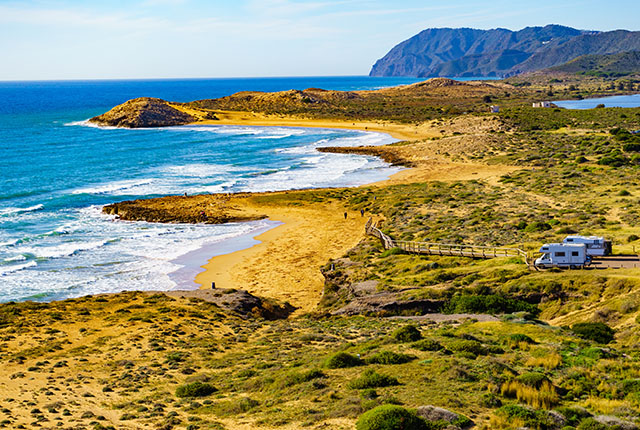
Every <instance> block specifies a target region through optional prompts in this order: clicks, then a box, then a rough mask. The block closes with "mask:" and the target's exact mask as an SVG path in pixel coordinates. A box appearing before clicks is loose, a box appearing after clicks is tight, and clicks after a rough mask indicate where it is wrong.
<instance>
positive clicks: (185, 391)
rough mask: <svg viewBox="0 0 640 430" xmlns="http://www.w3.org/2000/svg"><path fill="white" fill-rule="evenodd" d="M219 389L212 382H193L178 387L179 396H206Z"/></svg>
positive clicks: (177, 393) (177, 394)
mask: <svg viewBox="0 0 640 430" xmlns="http://www.w3.org/2000/svg"><path fill="white" fill-rule="evenodd" d="M216 391H218V389H217V388H216V387H214V386H213V385H211V384H207V383H203V382H192V383H191V384H185V385H180V386H179V387H178V388H176V396H177V397H206V396H208V395H210V394H213V393H215V392H216Z"/></svg>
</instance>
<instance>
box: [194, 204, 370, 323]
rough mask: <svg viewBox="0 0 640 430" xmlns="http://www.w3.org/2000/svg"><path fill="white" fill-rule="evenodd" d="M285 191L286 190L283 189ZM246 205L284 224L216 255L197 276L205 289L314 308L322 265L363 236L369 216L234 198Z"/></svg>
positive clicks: (316, 206) (317, 206) (333, 208)
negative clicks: (249, 243)
mask: <svg viewBox="0 0 640 430" xmlns="http://www.w3.org/2000/svg"><path fill="white" fill-rule="evenodd" d="M284 193H286V192H284ZM234 204H235V205H237V206H239V207H240V208H242V209H243V210H247V211H252V210H255V211H256V212H261V213H264V214H266V215H267V216H268V217H269V219H271V220H273V221H280V222H282V223H283V224H282V225H280V226H278V227H276V228H274V229H271V230H269V231H267V232H265V233H262V234H260V235H258V236H256V237H255V239H256V240H259V241H260V243H259V244H257V245H254V246H252V247H251V248H248V249H244V250H240V251H236V252H233V253H231V254H226V255H221V256H218V257H214V258H212V259H211V260H210V261H209V263H208V264H206V265H205V266H203V267H204V268H205V269H206V270H205V271H204V272H202V273H200V274H199V275H198V276H197V277H196V283H197V284H200V285H202V288H210V287H211V283H212V282H215V286H216V288H240V289H244V290H247V291H249V292H250V293H253V294H260V295H262V296H266V297H272V298H275V299H278V300H282V301H287V302H289V303H291V304H292V305H293V306H295V307H296V308H298V309H299V312H309V311H312V310H313V309H314V308H315V307H316V305H317V304H318V301H319V300H320V297H321V294H322V287H323V283H324V278H323V276H322V274H321V273H320V267H321V266H322V265H324V264H326V263H327V261H328V260H329V259H331V258H338V257H341V256H342V255H343V254H344V253H345V252H346V251H348V250H349V249H351V248H352V247H354V246H355V245H356V244H357V243H358V242H359V241H360V240H361V239H362V237H363V233H364V224H365V223H366V220H367V218H366V217H363V216H361V214H360V213H356V212H349V213H348V214H347V218H346V219H345V218H344V213H345V210H344V208H343V207H342V206H341V205H340V204H336V203H332V204H329V205H327V204H323V203H316V204H311V205H305V206H304V207H296V206H286V205H285V206H271V205H269V206H265V205H260V204H259V203H256V202H255V201H254V200H253V199H252V198H251V197H248V198H242V199H240V200H234Z"/></svg>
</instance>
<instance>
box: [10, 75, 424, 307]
mask: <svg viewBox="0 0 640 430" xmlns="http://www.w3.org/2000/svg"><path fill="white" fill-rule="evenodd" d="M418 80H419V79H413V78H370V77H362V76H355V77H310V78H252V79H188V80H130V81H58V82H53V81H50V82H0V302H7V301H21V300H35V301H50V300H59V299H64V298H69V297H78V296H84V295H90V294H99V293H110V292H118V291H123V290H170V289H185V288H197V285H196V284H195V283H194V278H195V276H196V274H197V273H198V272H200V271H202V270H203V269H201V268H200V266H202V265H204V264H206V263H207V259H208V258H211V257H212V256H214V255H218V254H223V253H227V252H232V251H234V250H237V249H241V248H244V247H248V246H251V245H252V244H253V243H255V241H254V240H253V239H252V237H253V236H255V235H257V234H259V233H260V232H262V231H265V230H267V229H269V228H272V227H273V226H275V225H277V223H275V222H273V221H270V220H264V221H255V222H247V223H231V224H224V225H205V224H202V225H185V224H158V223H145V222H125V221H119V220H116V219H114V217H111V216H107V215H105V214H103V213H102V212H101V209H102V207H103V206H104V205H105V204H108V203H112V202H118V201H123V200H130V199H137V198H148V197H157V196H164V195H180V194H184V193H188V194H201V193H219V192H231V193H233V192H239V191H272V190H284V189H301V188H313V187H338V186H356V185H361V184H365V183H370V182H374V181H377V180H381V179H384V178H386V177H388V176H389V175H391V174H393V173H395V172H397V171H398V169H397V168H395V167H390V166H388V165H387V164H385V163H384V162H382V161H381V160H379V159H377V158H374V157H367V156H360V155H349V154H326V153H320V152H318V151H316V148H318V147H321V146H358V145H383V144H387V143H390V142H392V141H393V139H392V138H391V137H390V136H388V135H385V134H379V133H368V132H360V131H350V130H330V129H313V128H286V127H236V126H182V127H166V128H155V129H136V130H128V129H118V128H100V127H95V126H91V125H90V124H88V123H87V121H86V120H87V119H88V118H91V117H93V116H95V115H98V114H101V113H103V112H105V111H107V110H108V109H110V108H112V107H113V106H116V105H118V104H120V103H123V102H125V101H126V100H128V99H131V98H134V97H142V96H147V97H160V98H163V99H166V100H171V101H179V102H187V101H192V100H198V99H204V98H215V97H222V96H226V95H230V94H232V93H235V92H237V91H243V90H256V91H280V90H289V89H304V88H309V87H319V88H325V89H335V90H368V89H378V88H383V87H389V86H395V85H400V84H410V83H413V82H416V81H418Z"/></svg>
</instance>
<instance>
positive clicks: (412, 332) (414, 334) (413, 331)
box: [391, 324, 422, 343]
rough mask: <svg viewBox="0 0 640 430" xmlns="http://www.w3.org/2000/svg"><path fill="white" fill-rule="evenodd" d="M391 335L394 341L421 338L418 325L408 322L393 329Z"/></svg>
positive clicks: (413, 340) (403, 341)
mask: <svg viewBox="0 0 640 430" xmlns="http://www.w3.org/2000/svg"><path fill="white" fill-rule="evenodd" d="M391 337H392V338H393V339H394V340H395V341H396V342H402V343H405V342H415V341H418V340H420V339H422V333H420V330H418V327H416V326H414V325H411V324H409V325H405V326H403V327H400V328H399V329H397V330H396V331H394V332H393V334H392V335H391Z"/></svg>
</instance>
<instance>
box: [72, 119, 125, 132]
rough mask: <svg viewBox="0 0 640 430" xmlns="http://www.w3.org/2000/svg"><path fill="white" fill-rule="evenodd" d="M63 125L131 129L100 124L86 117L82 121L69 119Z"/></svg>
mask: <svg viewBox="0 0 640 430" xmlns="http://www.w3.org/2000/svg"><path fill="white" fill-rule="evenodd" d="M64 126H65V127H89V128H100V129H102V130H133V129H124V128H122V127H114V126H111V125H100V124H96V123H94V122H91V121H89V120H88V119H85V120H82V121H71V122H68V123H66V124H64Z"/></svg>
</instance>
